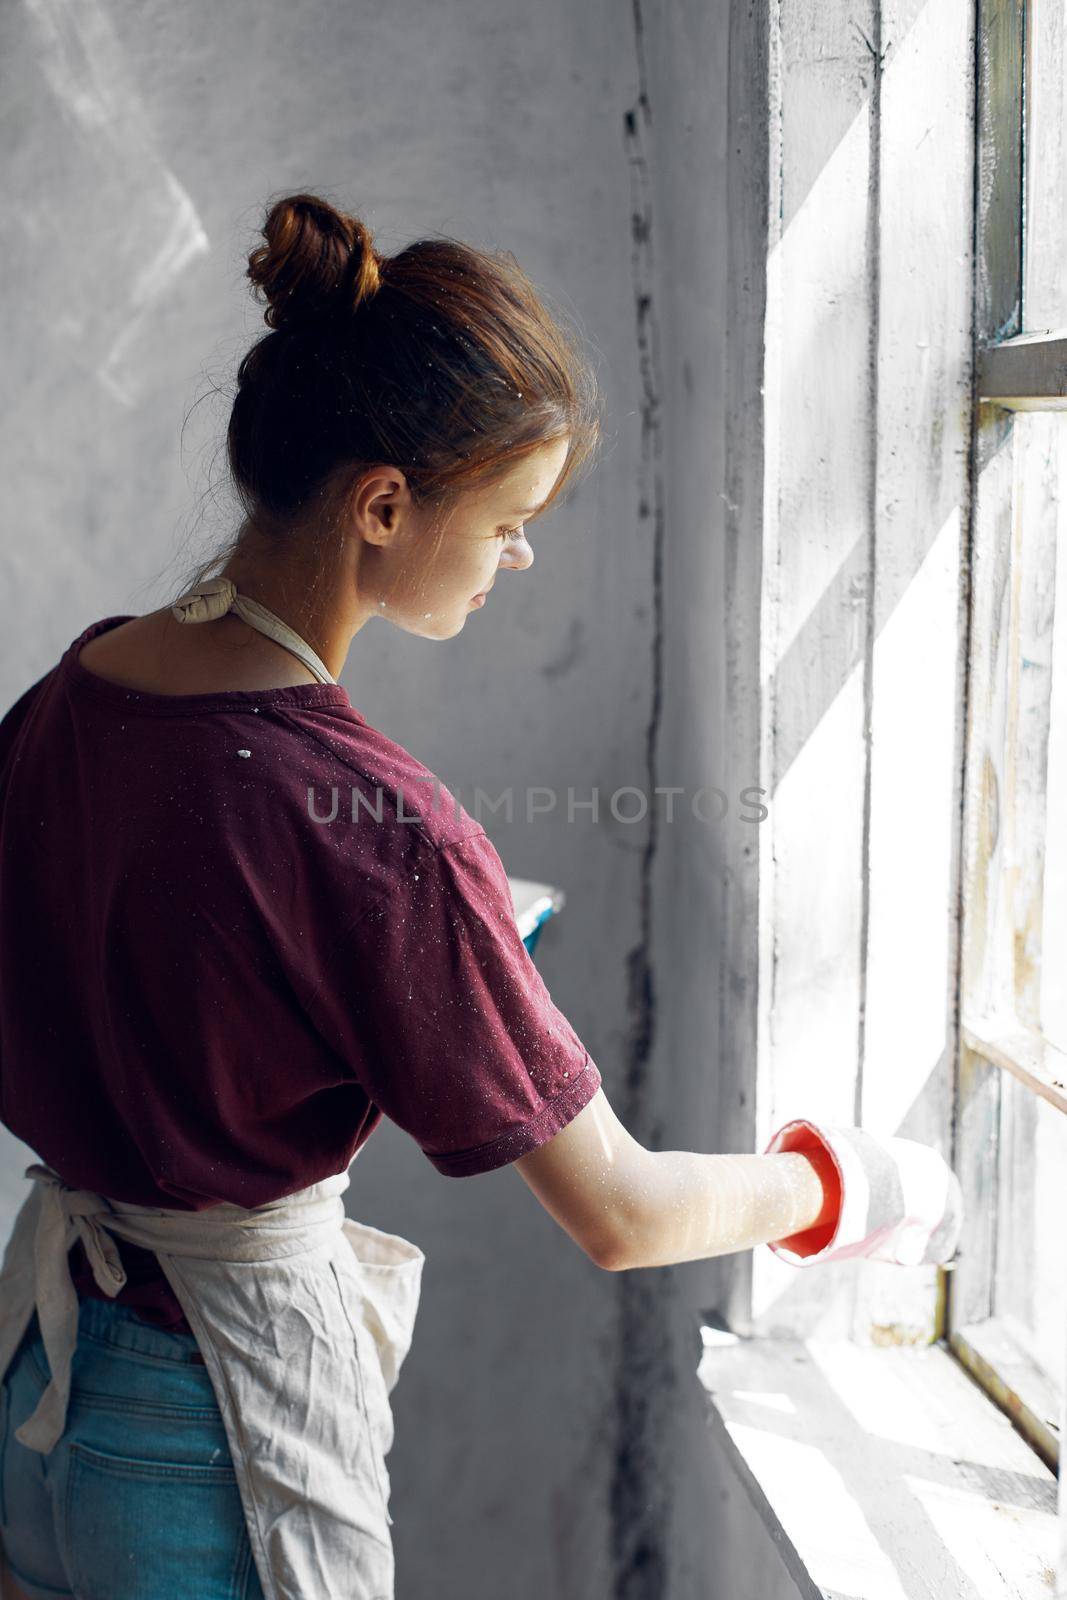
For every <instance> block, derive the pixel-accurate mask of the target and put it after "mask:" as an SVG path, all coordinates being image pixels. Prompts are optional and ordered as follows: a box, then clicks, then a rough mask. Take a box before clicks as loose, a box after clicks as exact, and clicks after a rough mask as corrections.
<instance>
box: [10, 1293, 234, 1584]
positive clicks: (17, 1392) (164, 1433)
mask: <svg viewBox="0 0 1067 1600" xmlns="http://www.w3.org/2000/svg"><path fill="white" fill-rule="evenodd" d="M47 1382H48V1358H47V1356H46V1355H45V1350H44V1345H43V1344H42V1343H41V1339H40V1334H39V1331H38V1327H37V1319H36V1317H34V1319H33V1321H32V1322H31V1324H30V1327H29V1328H28V1330H27V1332H26V1337H25V1338H24V1339H23V1341H22V1344H21V1346H20V1348H19V1350H18V1353H17V1354H16V1356H15V1358H14V1360H13V1361H12V1363H11V1366H10V1368H9V1369H8V1372H7V1374H6V1376H5V1378H4V1382H3V1387H2V1390H0V1539H2V1542H3V1548H4V1551H5V1552H6V1556H7V1562H8V1565H9V1566H10V1568H11V1572H12V1576H13V1577H14V1578H15V1580H16V1582H17V1583H18V1584H19V1585H20V1587H21V1588H22V1589H23V1590H24V1592H25V1594H26V1596H27V1597H28V1600H55V1596H57V1595H75V1596H77V1597H78V1600H177V1597H178V1596H181V1597H182V1600H262V1597H263V1590H262V1588H261V1587H260V1583H259V1578H258V1576H257V1574H256V1569H255V1567H254V1565H253V1562H252V1550H251V1545H250V1544H249V1540H248V1530H247V1527H246V1524H245V1518H244V1511H243V1509H242V1505H241V1500H240V1496H239V1494H238V1489H237V1481H236V1478H235V1476H234V1470H233V1461H232V1459H231V1456H230V1450H229V1445H228V1444H227V1441H226V1432H225V1429H224V1427H223V1422H222V1416H221V1414H220V1412H219V1408H218V1404H217V1402H216V1399H215V1391H214V1389H213V1388H212V1384H211V1379H210V1378H209V1377H208V1373H207V1368H206V1367H205V1366H203V1365H202V1364H201V1363H200V1361H199V1359H198V1351H197V1346H196V1341H195V1339H193V1338H192V1336H191V1335H190V1334H182V1333H167V1332H164V1331H163V1330H162V1329H159V1328H153V1327H150V1326H148V1325H147V1324H146V1323H143V1322H140V1321H139V1320H138V1319H137V1318H136V1317H135V1315H134V1314H133V1312H131V1311H128V1310H127V1309H125V1308H124V1307H123V1306H119V1305H114V1304H113V1303H112V1302H111V1301H104V1300H85V1301H83V1302H82V1304H81V1309H80V1313H79V1322H78V1347H77V1350H76V1352H75V1356H74V1365H73V1369H72V1374H71V1394H70V1405H69V1408H68V1412H67V1426H66V1431H65V1432H64V1434H63V1437H62V1439H61V1440H60V1441H59V1443H58V1444H57V1445H56V1447H55V1449H54V1450H53V1451H52V1452H51V1454H50V1455H47V1456H42V1455H39V1454H38V1453H37V1451H35V1450H28V1449H26V1447H25V1446H24V1445H21V1444H19V1442H18V1440H17V1439H16V1438H15V1436H14V1435H15V1429H16V1428H17V1427H18V1426H19V1425H20V1424H21V1423H22V1422H24V1421H25V1419H26V1418H27V1417H28V1416H29V1415H30V1413H31V1412H32V1411H33V1410H34V1408H35V1407H36V1405H37V1402H38V1400H39V1399H40V1396H41V1394H42V1392H43V1390H44V1388H45V1386H46V1384H47Z"/></svg>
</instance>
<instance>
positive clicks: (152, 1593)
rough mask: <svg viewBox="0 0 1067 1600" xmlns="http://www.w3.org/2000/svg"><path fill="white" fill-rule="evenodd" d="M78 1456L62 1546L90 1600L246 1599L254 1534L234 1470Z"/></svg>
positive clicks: (75, 1450)
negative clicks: (188, 1596) (250, 1541)
mask: <svg viewBox="0 0 1067 1600" xmlns="http://www.w3.org/2000/svg"><path fill="white" fill-rule="evenodd" d="M69 1449H70V1462H69V1468H68V1473H67V1484H66V1493H65V1495H64V1497H63V1516H62V1541H61V1542H62V1545H63V1551H64V1557H65V1564H66V1567H67V1570H68V1572H69V1574H70V1580H71V1585H72V1587H73V1588H74V1590H75V1591H76V1593H77V1594H78V1595H79V1596H80V1597H82V1600H157V1597H158V1600H166V1597H169V1596H173V1595H177V1594H195V1595H196V1596H197V1600H244V1597H245V1596H246V1594H248V1593H249V1592H250V1591H249V1544H248V1530H247V1526H246V1523H245V1518H244V1510H243V1507H242V1504H241V1498H240V1493H239V1491H238V1488H237V1479H236V1476H235V1473H234V1470H233V1466H232V1463H224V1464H219V1465H211V1464H205V1465H202V1466H200V1465H195V1464H190V1463H187V1462H174V1461H147V1460H139V1459H137V1458H135V1457H129V1456H120V1455H116V1454H114V1453H112V1452H111V1451H105V1450H99V1449H96V1448H95V1447H92V1446H90V1445H87V1444H84V1443H81V1442H80V1441H72V1443H71V1444H70V1447H69ZM252 1592H254V1588H253V1590H252Z"/></svg>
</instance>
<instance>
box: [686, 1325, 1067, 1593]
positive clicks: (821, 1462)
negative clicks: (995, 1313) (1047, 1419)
mask: <svg viewBox="0 0 1067 1600" xmlns="http://www.w3.org/2000/svg"><path fill="white" fill-rule="evenodd" d="M699 1377H700V1379H701V1382H702V1383H703V1385H704V1387H705V1388H706V1389H707V1390H708V1392H709V1397H710V1407H709V1423H710V1427H711V1430H712V1433H713V1436H714V1437H715V1438H717V1439H719V1440H720V1441H721V1442H722V1443H723V1446H724V1448H725V1449H726V1450H727V1451H728V1453H729V1457H730V1459H731V1461H732V1462H733V1464H734V1467H735V1470H736V1471H737V1472H738V1474H739V1476H740V1478H741V1480H742V1482H743V1483H744V1484H745V1487H746V1488H747V1490H748V1493H749V1495H750V1497H751V1499H752V1501H753V1503H754V1504H755V1505H756V1506H757V1509H759V1510H760V1512H761V1514H762V1515H763V1517H764V1520H765V1522H766V1524H767V1526H768V1528H769V1530H770V1531H771V1535H772V1537H774V1538H775V1539H776V1540H777V1541H778V1543H779V1548H780V1551H781V1553H782V1556H783V1559H784V1560H785V1561H786V1564H787V1566H788V1567H789V1570H790V1572H791V1573H792V1574H793V1577H794V1581H795V1582H796V1585H797V1591H798V1593H800V1594H802V1595H805V1596H816V1597H825V1596H834V1597H835V1600H919V1597H929V1600H1037V1597H1038V1596H1041V1595H1048V1594H1050V1593H1051V1592H1052V1585H1053V1581H1054V1566H1055V1561H1056V1550H1057V1544H1056V1541H1057V1519H1056V1497H1057V1490H1056V1480H1055V1477H1054V1476H1053V1474H1052V1473H1051V1472H1050V1471H1049V1470H1048V1468H1047V1467H1046V1466H1044V1464H1043V1463H1042V1462H1041V1461H1039V1460H1038V1458H1037V1456H1036V1455H1034V1453H1033V1452H1032V1451H1031V1450H1030V1449H1029V1448H1028V1446H1027V1445H1026V1444H1025V1443H1024V1442H1023V1440H1022V1439H1021V1438H1020V1437H1019V1435H1018V1434H1017V1433H1016V1432H1015V1431H1014V1430H1013V1429H1012V1427H1011V1425H1010V1423H1009V1422H1008V1421H1007V1419H1006V1418H1005V1417H1004V1416H1002V1415H1001V1414H1000V1413H999V1412H998V1411H997V1410H996V1409H995V1408H994V1407H993V1406H991V1405H990V1404H989V1403H988V1401H987V1400H986V1399H985V1398H984V1397H983V1396H982V1394H981V1392H980V1391H979V1389H978V1388H977V1387H976V1385H975V1384H973V1383H972V1382H971V1380H970V1379H969V1378H968V1377H967V1376H966V1374H965V1373H964V1372H963V1371H962V1369H961V1368H960V1367H959V1365H958V1364H957V1363H956V1362H955V1361H954V1360H953V1358H952V1357H951V1356H950V1355H949V1354H948V1353H947V1352H946V1351H945V1350H943V1349H942V1348H940V1347H938V1346H931V1347H929V1348H926V1349H917V1350H873V1349H864V1348H862V1347H861V1346H859V1345H857V1344H855V1343H853V1342H851V1341H832V1342H823V1341H817V1340H811V1341H806V1342H801V1341H793V1340H782V1341H774V1340H751V1341H749V1340H739V1341H737V1342H736V1343H735V1344H733V1345H724V1344H722V1343H719V1342H715V1341H712V1342H708V1343H707V1344H706V1348H705V1351H704V1355H703V1357H702V1359H701V1363H700V1368H699Z"/></svg>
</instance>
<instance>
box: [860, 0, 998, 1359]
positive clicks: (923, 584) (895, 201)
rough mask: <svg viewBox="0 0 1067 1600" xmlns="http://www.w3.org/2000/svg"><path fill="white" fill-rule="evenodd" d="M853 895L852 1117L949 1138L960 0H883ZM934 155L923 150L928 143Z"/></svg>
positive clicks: (958, 646)
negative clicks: (858, 952)
mask: <svg viewBox="0 0 1067 1600" xmlns="http://www.w3.org/2000/svg"><path fill="white" fill-rule="evenodd" d="M881 41H882V50H883V52H884V57H885V64H884V68H883V73H882V81H881V92H880V96H879V109H880V117H879V127H878V154H879V182H878V229H877V234H878V302H877V372H876V382H877V410H876V459H875V497H874V545H873V561H872V573H871V582H872V591H871V612H870V628H871V647H870V657H869V664H868V679H867V704H868V713H867V714H868V720H869V728H870V752H869V759H870V776H869V824H868V840H867V870H868V886H867V892H868V907H867V928H866V952H865V955H866V966H865V983H864V1025H863V1058H862V1063H861V1074H862V1077H861V1085H860V1096H859V1111H860V1116H859V1120H860V1121H861V1122H862V1123H863V1125H864V1126H865V1127H870V1128H872V1129H873V1130H875V1131H876V1132H881V1133H900V1134H904V1135H906V1136H908V1137H911V1138H916V1139H920V1140H922V1141H923V1142H924V1143H927V1144H931V1145H933V1146H935V1147H937V1148H939V1149H941V1150H942V1151H945V1152H946V1153H951V1128H952V1101H953V1090H954V1082H953V1080H954V1073H953V1062H954V1057H955V1030H954V999H955V985H956V971H955V965H956V937H955V933H956V900H957V893H958V886H957V870H958V869H957V829H958V815H959V798H958V784H959V777H960V770H961V766H962V751H963V747H962V726H961V723H962V716H961V707H962V701H963V695H962V688H963V682H964V667H965V660H964V652H963V649H962V641H961V633H962V623H963V621H964V617H963V611H962V606H961V571H960V548H961V527H962V522H963V517H964V514H965V508H966V505H967V500H968V473H967V466H968V461H967V445H968V425H969V409H970V392H971V329H972V272H973V252H972V248H971V235H972V209H973V200H972V189H973V170H974V122H973V107H974V83H973V60H974V43H973V6H972V4H971V3H970V0H940V3H939V4H937V5H927V6H924V7H916V5H915V4H914V0H883V4H882V7H881ZM934 152H936V157H935V156H934V155H933V153H934ZM936 1312H937V1274H936V1269H933V1268H931V1269H927V1270H926V1271H921V1272H914V1273H910V1272H909V1273H907V1274H902V1273H900V1272H899V1271H894V1270H893V1269H892V1268H889V1269H886V1268H884V1267H878V1266H866V1267H864V1268H863V1269H862V1271H861V1274H860V1279H859V1284H858V1300H857V1306H856V1314H855V1327H854V1332H855V1336H856V1337H858V1338H861V1339H865V1338H872V1337H873V1338H876V1339H879V1340H884V1339H885V1338H887V1337H889V1338H899V1339H902V1340H906V1341H908V1342H913V1341H914V1340H915V1339H916V1338H918V1337H920V1336H922V1335H923V1334H925V1337H926V1338H927V1339H931V1338H933V1337H935V1334H936V1331H937V1330H936Z"/></svg>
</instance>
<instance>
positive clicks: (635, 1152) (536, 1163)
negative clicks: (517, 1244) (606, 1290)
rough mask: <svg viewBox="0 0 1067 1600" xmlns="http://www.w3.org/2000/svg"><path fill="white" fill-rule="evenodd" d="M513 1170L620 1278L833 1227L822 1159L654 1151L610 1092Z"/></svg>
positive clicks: (834, 1197)
mask: <svg viewBox="0 0 1067 1600" xmlns="http://www.w3.org/2000/svg"><path fill="white" fill-rule="evenodd" d="M512 1165H513V1166H514V1167H515V1168H516V1169H517V1171H518V1172H519V1173H520V1174H521V1176H522V1177H523V1179H524V1180H525V1181H526V1183H527V1184H529V1186H530V1188H531V1189H532V1190H533V1192H534V1194H535V1195H536V1196H537V1198H538V1200H540V1202H541V1204H542V1205H543V1206H544V1208H545V1210H546V1211H547V1212H549V1214H550V1215H551V1216H552V1217H554V1218H555V1220H556V1221H557V1222H558V1223H559V1225H560V1226H561V1227H562V1228H563V1229H564V1230H565V1231H566V1232H567V1233H568V1234H570V1236H571V1238H572V1239H573V1240H574V1241H575V1243H576V1244H578V1245H580V1246H581V1248H582V1249H583V1250H584V1251H585V1252H586V1254H587V1255H588V1256H589V1257H590V1259H591V1260H593V1261H595V1262H596V1264H597V1265H598V1266H600V1267H604V1268H605V1269H606V1270H607V1271H610V1272H620V1271H623V1270H625V1269H627V1268H630V1267H665V1266H670V1265H673V1264H674V1263H675V1262H679V1261H699V1260H702V1259H703V1258H704V1257H706V1256H721V1255H728V1254H730V1252H732V1251H735V1250H751V1249H753V1248H754V1247H755V1246H756V1245H760V1244H768V1243H770V1242H771V1241H772V1240H779V1239H785V1238H789V1237H791V1236H792V1235H795V1234H799V1233H802V1232H805V1231H806V1230H808V1229H810V1228H823V1227H828V1226H829V1225H830V1224H832V1222H833V1220H834V1218H835V1217H836V1216H837V1212H838V1208H839V1205H840V1188H839V1180H838V1177H837V1171H836V1168H835V1167H834V1164H833V1162H832V1160H831V1159H830V1157H829V1156H828V1155H827V1154H826V1153H825V1152H821V1151H814V1152H813V1153H812V1154H811V1155H807V1154H803V1155H802V1154H799V1153H796V1154H788V1155H771V1156H760V1155H698V1154H695V1153H692V1152H690V1151H687V1150H663V1151H653V1150H646V1149H645V1148H644V1146H643V1145H641V1144H638V1142H637V1140H636V1139H633V1138H631V1136H630V1134H629V1133H627V1131H626V1129H625V1128H624V1127H623V1125H622V1123H621V1122H620V1121H619V1119H618V1118H617V1117H616V1115H615V1113H614V1111H613V1110H612V1109H611V1105H610V1103H609V1101H608V1098H607V1096H606V1095H605V1093H604V1091H603V1089H602V1088H601V1089H598V1091H597V1093H596V1094H595V1095H594V1096H593V1098H592V1100H590V1102H589V1104H588V1105H587V1106H585V1107H584V1108H583V1110H581V1111H580V1112H579V1113H578V1115H577V1116H576V1117H575V1118H574V1119H573V1120H572V1121H571V1122H569V1123H568V1124H567V1126H566V1127H565V1128H563V1129H562V1130H561V1132H559V1133H557V1134H556V1135H555V1137H554V1138H553V1139H550V1140H549V1141H548V1143H547V1144H544V1145H542V1146H541V1147H540V1149H538V1150H533V1151H531V1152H530V1154H529V1155H526V1156H521V1157H519V1159H518V1160H516V1161H514V1162H513V1163H512Z"/></svg>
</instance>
